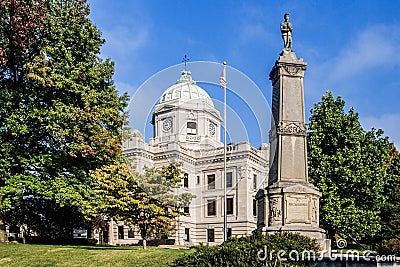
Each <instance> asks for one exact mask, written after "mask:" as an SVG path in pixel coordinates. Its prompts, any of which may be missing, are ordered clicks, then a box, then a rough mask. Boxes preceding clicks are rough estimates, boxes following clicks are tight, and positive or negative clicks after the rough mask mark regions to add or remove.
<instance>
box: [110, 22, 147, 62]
mask: <svg viewBox="0 0 400 267" xmlns="http://www.w3.org/2000/svg"><path fill="white" fill-rule="evenodd" d="M103 35H104V38H105V39H106V44H105V45H104V48H103V51H102V52H103V53H104V54H105V55H106V56H112V57H125V56H127V55H132V54H134V53H135V52H137V50H138V49H139V48H141V47H143V46H144V45H145V44H146V43H147V41H148V38H149V34H148V30H147V29H146V28H140V27H132V28H127V27H122V26H118V27H116V28H114V29H111V30H107V31H103Z"/></svg>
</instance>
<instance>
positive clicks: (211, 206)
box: [207, 200, 217, 216]
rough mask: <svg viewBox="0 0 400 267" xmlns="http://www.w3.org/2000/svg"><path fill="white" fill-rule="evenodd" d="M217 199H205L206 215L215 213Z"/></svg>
mask: <svg viewBox="0 0 400 267" xmlns="http://www.w3.org/2000/svg"><path fill="white" fill-rule="evenodd" d="M216 208H217V201H216V200H207V215H208V216H215V215H217V209H216Z"/></svg>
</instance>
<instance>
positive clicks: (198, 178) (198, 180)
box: [196, 176, 200, 184]
mask: <svg viewBox="0 0 400 267" xmlns="http://www.w3.org/2000/svg"><path fill="white" fill-rule="evenodd" d="M196 182H197V184H200V176H197V181H196Z"/></svg>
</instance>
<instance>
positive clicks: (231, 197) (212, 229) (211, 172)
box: [111, 71, 269, 245]
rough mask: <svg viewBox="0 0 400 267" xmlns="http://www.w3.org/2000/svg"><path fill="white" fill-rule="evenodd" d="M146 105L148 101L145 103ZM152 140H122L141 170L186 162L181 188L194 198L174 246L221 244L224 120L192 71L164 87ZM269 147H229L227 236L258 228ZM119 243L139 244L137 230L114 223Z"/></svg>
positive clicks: (140, 137) (137, 134)
mask: <svg viewBox="0 0 400 267" xmlns="http://www.w3.org/2000/svg"><path fill="white" fill-rule="evenodd" d="M143 101H144V100H143ZM151 123H152V124H153V126H154V136H153V138H150V140H149V143H146V142H145V140H144V137H143V135H142V134H141V133H140V132H139V131H137V130H134V131H133V132H132V133H131V135H130V137H129V138H128V139H127V140H126V141H124V144H123V148H124V154H125V156H126V157H127V158H128V159H129V160H130V161H131V162H132V164H133V165H134V166H136V169H137V171H139V172H143V167H144V166H148V167H156V168H161V167H162V166H166V165H168V164H170V163H172V162H180V163H182V164H183V165H182V167H181V169H182V170H183V171H184V173H185V178H184V179H183V180H182V185H183V188H182V189H181V190H183V191H187V192H190V193H191V194H193V195H194V196H195V197H194V198H193V200H192V201H191V203H190V205H189V207H186V208H185V211H186V212H188V213H189V214H190V215H189V216H181V217H180V218H178V219H177V231H176V233H175V235H174V237H172V238H174V239H175V240H176V244H180V245H184V244H186V245H198V244H200V243H203V244H218V243H221V242H222V241H223V221H224V220H223V218H224V216H223V196H224V187H223V166H224V164H223V152H224V146H223V143H222V142H221V123H222V118H221V115H220V113H219V111H218V110H217V109H216V108H215V107H214V104H213V101H212V99H211V98H210V96H209V95H208V94H207V92H206V91H205V90H204V89H202V88H201V87H199V86H198V85H196V82H195V81H194V80H193V79H192V76H191V73H190V71H182V74H181V77H180V78H179V80H178V81H177V82H176V83H175V84H174V85H172V86H171V87H169V88H168V89H166V90H165V91H164V93H163V94H162V95H161V96H160V100H159V102H158V104H157V105H156V106H155V109H154V113H153V119H152V122H151ZM268 159H269V147H268V145H266V144H263V145H262V146H261V147H260V148H258V149H257V148H254V147H253V146H252V145H251V144H249V143H248V142H239V143H235V144H229V145H228V146H227V181H226V185H227V228H228V236H230V235H233V236H243V235H249V234H251V232H252V231H253V230H254V229H256V223H257V217H256V216H257V214H256V213H257V208H256V201H255V194H256V192H257V190H258V189H260V188H265V187H266V184H265V183H264V181H265V179H266V177H268V170H269V162H268ZM112 228H113V235H111V238H112V239H113V242H112V243H115V244H124V243H125V244H127V243H128V244H129V243H135V242H137V241H138V240H139V239H140V235H139V233H138V232H136V233H135V231H134V230H132V229H129V227H128V226H124V225H123V222H113V226H112Z"/></svg>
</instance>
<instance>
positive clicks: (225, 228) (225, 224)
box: [223, 61, 228, 241]
mask: <svg viewBox="0 0 400 267" xmlns="http://www.w3.org/2000/svg"><path fill="white" fill-rule="evenodd" d="M224 79H225V83H224V179H223V183H224V241H226V240H227V239H228V238H227V236H228V228H227V217H226V209H227V203H226V61H224Z"/></svg>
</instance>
